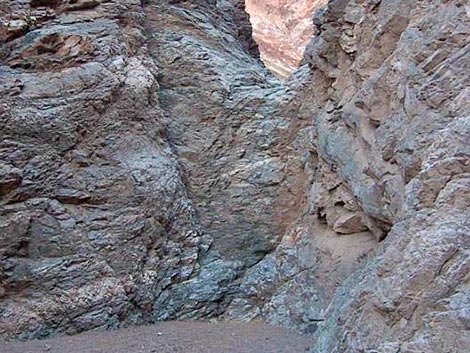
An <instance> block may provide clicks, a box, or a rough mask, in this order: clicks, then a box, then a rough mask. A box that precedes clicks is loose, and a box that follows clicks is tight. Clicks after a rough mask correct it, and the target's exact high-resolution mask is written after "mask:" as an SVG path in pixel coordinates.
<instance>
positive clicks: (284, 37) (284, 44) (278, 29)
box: [245, 0, 328, 79]
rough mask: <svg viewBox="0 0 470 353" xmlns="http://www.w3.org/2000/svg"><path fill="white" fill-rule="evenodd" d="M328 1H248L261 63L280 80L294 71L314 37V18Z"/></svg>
mask: <svg viewBox="0 0 470 353" xmlns="http://www.w3.org/2000/svg"><path fill="white" fill-rule="evenodd" d="M327 2H328V0H245V9H246V12H247V13H248V15H249V16H250V22H251V25H252V28H253V38H254V39H255V41H256V43H257V44H258V47H259V51H260V56H261V60H262V61H263V62H264V64H265V66H266V67H267V68H268V69H269V70H271V72H272V73H273V74H274V75H275V76H277V77H279V78H281V79H285V78H287V77H289V76H290V75H291V74H292V72H293V71H295V70H296V69H297V68H298V66H299V64H300V62H301V60H302V58H303V55H304V51H305V48H306V46H307V44H308V42H309V41H310V39H311V37H312V36H313V35H314V26H313V14H314V13H315V12H316V11H317V10H318V9H320V8H322V7H324V6H325V5H326V4H327Z"/></svg>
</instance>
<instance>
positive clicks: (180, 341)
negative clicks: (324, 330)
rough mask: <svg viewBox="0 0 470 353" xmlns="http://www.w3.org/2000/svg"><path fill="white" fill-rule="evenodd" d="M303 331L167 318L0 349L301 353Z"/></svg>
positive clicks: (305, 341)
mask: <svg viewBox="0 0 470 353" xmlns="http://www.w3.org/2000/svg"><path fill="white" fill-rule="evenodd" d="M311 345H312V340H311V338H310V337H308V336H299V335H297V334H295V333H293V332H291V331H288V330H284V329H281V328H278V327H273V326H268V325H264V324H260V323H201V322H167V323H161V324H156V325H151V326H141V327H133V328H129V329H121V330H115V331H106V332H86V333H83V334H79V335H75V336H63V337H57V338H53V339H50V340H41V341H29V342H0V353H42V352H49V353H170V352H171V353H302V352H307V351H308V347H309V346H311Z"/></svg>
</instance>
